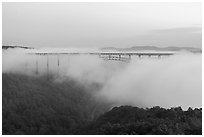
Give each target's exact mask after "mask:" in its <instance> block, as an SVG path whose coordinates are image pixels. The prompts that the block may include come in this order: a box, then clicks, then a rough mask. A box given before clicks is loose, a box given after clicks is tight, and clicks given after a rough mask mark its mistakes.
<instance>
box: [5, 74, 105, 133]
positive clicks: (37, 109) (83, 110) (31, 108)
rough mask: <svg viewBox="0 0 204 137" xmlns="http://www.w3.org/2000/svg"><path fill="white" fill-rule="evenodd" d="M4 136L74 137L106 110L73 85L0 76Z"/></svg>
mask: <svg viewBox="0 0 204 137" xmlns="http://www.w3.org/2000/svg"><path fill="white" fill-rule="evenodd" d="M2 78H3V80H2V88H3V89H2V128H3V134H74V132H75V129H77V128H78V127H79V126H85V124H86V123H88V122H90V121H92V120H93V119H94V118H96V117H97V116H98V115H99V114H101V113H102V112H104V111H105V110H107V105H105V103H102V102H99V101H96V100H95V99H94V98H93V97H92V96H91V94H90V92H87V91H85V88H84V87H82V86H81V85H78V84H77V83H76V82H74V81H72V80H69V79H66V80H64V81H60V82H57V81H56V80H55V81H53V78H50V80H49V81H48V80H47V77H46V76H42V77H28V76H24V75H17V74H3V76H2Z"/></svg>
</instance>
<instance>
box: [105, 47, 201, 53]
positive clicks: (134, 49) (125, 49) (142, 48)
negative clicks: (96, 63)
mask: <svg viewBox="0 0 204 137" xmlns="http://www.w3.org/2000/svg"><path fill="white" fill-rule="evenodd" d="M101 50H103V51H104V50H115V51H141V50H154V51H182V50H185V51H189V52H193V53H202V49H199V48H193V47H161V48H160V47H156V46H134V47H130V48H115V47H105V48H101Z"/></svg>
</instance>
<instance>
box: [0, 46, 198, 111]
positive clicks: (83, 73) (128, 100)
mask: <svg viewBox="0 0 204 137" xmlns="http://www.w3.org/2000/svg"><path fill="white" fill-rule="evenodd" d="M2 58H3V60H2V63H3V69H2V71H3V73H20V74H26V75H30V76H35V77H36V76H41V75H47V74H53V75H55V77H56V79H55V81H56V82H60V81H63V80H66V77H69V78H73V79H74V80H76V81H78V82H79V83H80V84H82V85H84V86H87V87H89V86H92V85H93V84H98V85H100V88H96V89H95V92H94V93H93V95H94V96H95V97H96V98H99V99H102V100H105V101H109V102H110V103H113V104H114V105H134V106H139V107H152V106H162V107H166V108H170V107H175V106H181V107H182V108H183V109H187V108H188V107H202V63H201V61H202V55H201V54H193V53H185V52H182V53H178V54H175V55H173V56H169V57H162V58H160V59H158V58H157V57H152V58H148V57H142V58H141V59H140V58H138V57H132V59H131V61H130V62H122V61H114V60H103V59H101V58H99V57H98V56H97V55H59V57H58V56H57V55H49V56H47V55H45V56H43V55H41V56H40V55H28V54H25V52H24V51H21V50H8V51H5V52H3V56H2ZM58 58H59V61H58ZM47 65H48V66H47ZM22 84H23V83H22Z"/></svg>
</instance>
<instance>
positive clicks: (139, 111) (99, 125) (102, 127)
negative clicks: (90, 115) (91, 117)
mask: <svg viewBox="0 0 204 137" xmlns="http://www.w3.org/2000/svg"><path fill="white" fill-rule="evenodd" d="M83 131H84V132H81V133H82V134H110V135H117V134H128V135H131V134H140V135H141V134H142V135H143V134H157V135H158V134H164V135H166V134H194V135H195V134H202V110H201V109H194V110H193V109H191V108H189V109H188V110H187V111H183V110H182V109H181V108H180V107H176V108H171V109H164V108H160V107H158V106H157V107H153V108H151V109H143V108H138V107H131V106H121V107H115V108H113V109H112V110H111V111H109V112H107V113H105V114H104V115H102V116H100V117H99V118H98V119H97V120H96V121H94V122H92V123H91V124H90V125H89V126H87V127H86V128H84V129H83Z"/></svg>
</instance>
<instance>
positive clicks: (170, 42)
mask: <svg viewBox="0 0 204 137" xmlns="http://www.w3.org/2000/svg"><path fill="white" fill-rule="evenodd" d="M2 8H3V13H2V14H3V17H2V19H3V20H2V23H3V33H2V35H3V44H5V45H7V44H13V45H19V44H20V45H25V46H33V47H95V48H98V47H110V46H111V47H131V46H145V45H152V46H159V47H166V46H187V47H190V46H191V47H198V48H201V47H202V36H201V35H202V31H201V27H202V26H201V24H202V15H201V14H202V11H201V10H202V7H201V3H166V2H165V3H70V2H69V3H3V6H2Z"/></svg>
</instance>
